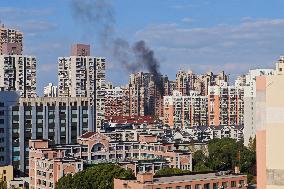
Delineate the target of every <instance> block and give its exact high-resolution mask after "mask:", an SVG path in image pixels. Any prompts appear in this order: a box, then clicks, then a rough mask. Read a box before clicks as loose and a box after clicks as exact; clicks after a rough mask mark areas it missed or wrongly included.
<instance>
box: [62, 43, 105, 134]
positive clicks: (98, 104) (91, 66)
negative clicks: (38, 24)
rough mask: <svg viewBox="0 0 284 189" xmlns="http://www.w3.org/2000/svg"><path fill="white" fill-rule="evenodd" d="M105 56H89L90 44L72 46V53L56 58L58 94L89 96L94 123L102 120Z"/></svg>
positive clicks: (99, 122) (63, 95)
mask: <svg viewBox="0 0 284 189" xmlns="http://www.w3.org/2000/svg"><path fill="white" fill-rule="evenodd" d="M105 89H106V86H105V58H102V57H94V56H90V46H89V45H83V44H76V45H74V46H72V55H71V56H69V57H59V58H58V96H59V97H90V98H92V99H93V102H92V103H93V105H94V106H95V112H94V113H95V118H96V120H95V125H96V128H97V129H99V128H100V127H101V125H102V124H103V120H104V110H105V108H104V105H105V98H104V95H105Z"/></svg>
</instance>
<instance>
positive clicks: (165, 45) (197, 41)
mask: <svg viewBox="0 0 284 189" xmlns="http://www.w3.org/2000/svg"><path fill="white" fill-rule="evenodd" d="M70 2H71V0H48V1H42V0H24V1H23V0H13V1H11V0H1V1H0V20H1V22H2V23H4V24H5V25H7V26H9V27H11V28H16V29H19V30H21V31H23V32H24V53H25V54H28V55H35V56H36V57H37V59H38V64H37V78H38V80H37V81H38V85H37V86H38V92H39V94H42V90H43V87H44V86H45V85H47V83H48V82H54V83H57V57H59V56H68V55H69V52H70V45H71V44H73V43H89V44H91V45H92V47H93V50H92V55H94V56H106V57H107V58H108V60H109V61H108V64H107V79H108V80H109V81H112V82H113V83H115V84H117V85H119V84H124V83H127V81H128V75H129V73H128V72H126V71H125V70H124V69H123V68H122V67H121V66H120V65H119V64H118V63H117V61H116V60H115V59H111V58H109V54H108V52H105V51H103V50H102V49H101V48H100V44H99V43H97V41H98V40H97V38H96V36H94V35H86V32H85V31H84V30H85V28H84V27H83V26H82V25H81V24H78V22H77V21H75V20H74V17H73V16H72V13H71V9H70ZM109 2H110V3H112V5H113V8H114V14H115V20H116V22H115V29H116V35H117V36H119V37H123V38H125V39H127V40H128V41H130V42H133V41H136V40H145V41H146V42H147V43H148V45H149V46H150V47H151V48H152V49H153V50H154V51H155V53H156V57H157V58H158V59H159V60H160V67H161V72H162V73H163V74H166V75H168V76H169V78H170V79H174V77H175V73H176V71H177V70H179V69H180V68H182V69H185V70H188V69H191V70H193V71H195V72H197V73H204V72H207V71H213V72H218V71H221V70H225V71H226V72H227V73H229V74H230V75H232V76H233V77H235V76H237V75H239V74H244V73H246V72H248V70H249V69H253V68H272V67H274V62H275V61H276V60H277V58H278V57H279V56H280V55H283V54H284V47H283V45H282V44H284V15H283V7H284V1H283V0H269V1H268V0H112V1H111V0H110V1H109Z"/></svg>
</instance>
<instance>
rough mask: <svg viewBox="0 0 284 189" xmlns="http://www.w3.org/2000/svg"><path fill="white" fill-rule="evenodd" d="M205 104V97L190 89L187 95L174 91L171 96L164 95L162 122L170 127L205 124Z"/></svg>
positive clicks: (206, 121)
mask: <svg viewBox="0 0 284 189" xmlns="http://www.w3.org/2000/svg"><path fill="white" fill-rule="evenodd" d="M207 106H208V105H207V97H206V96H200V95H199V94H198V92H197V91H190V95H189V96H182V93H181V92H179V91H174V92H173V95H172V96H164V119H163V123H164V124H166V125H169V126H170V127H172V128H189V127H193V126H205V125H207V123H208V120H207V117H208V116H207V109H208V108H207Z"/></svg>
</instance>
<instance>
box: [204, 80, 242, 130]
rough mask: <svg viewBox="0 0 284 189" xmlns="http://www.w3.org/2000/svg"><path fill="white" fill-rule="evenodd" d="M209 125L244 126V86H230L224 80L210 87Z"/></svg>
mask: <svg viewBox="0 0 284 189" xmlns="http://www.w3.org/2000/svg"><path fill="white" fill-rule="evenodd" d="M207 96H208V125H213V126H218V125H242V124H243V111H244V102H243V97H244V90H243V86H238V85H235V86H228V83H227V82H226V81H224V80H219V82H218V83H217V84H216V85H213V86H209V87H208V95H207Z"/></svg>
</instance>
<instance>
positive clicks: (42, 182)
mask: <svg viewBox="0 0 284 189" xmlns="http://www.w3.org/2000/svg"><path fill="white" fill-rule="evenodd" d="M29 164H30V169H29V178H30V182H29V188H30V189H38V188H40V189H43V188H46V189H47V188H50V189H52V188H55V184H56V182H57V181H58V180H59V179H60V178H61V177H64V176H65V175H67V174H75V173H77V172H79V171H82V170H83V161H82V160H80V159H76V158H72V157H68V158H67V157H66V156H65V155H64V153H63V152H62V151H60V150H57V149H54V148H52V147H50V146H49V145H48V141H47V140H30V142H29Z"/></svg>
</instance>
